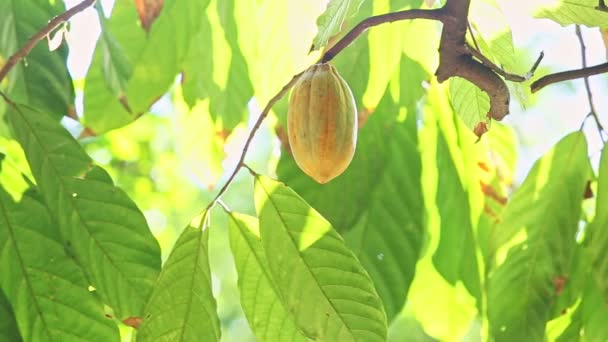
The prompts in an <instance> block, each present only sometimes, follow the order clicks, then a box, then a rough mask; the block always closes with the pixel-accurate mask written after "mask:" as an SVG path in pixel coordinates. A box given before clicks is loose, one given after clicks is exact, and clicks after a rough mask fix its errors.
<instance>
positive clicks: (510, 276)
mask: <svg viewBox="0 0 608 342" xmlns="http://www.w3.org/2000/svg"><path fill="white" fill-rule="evenodd" d="M590 175H591V166H590V165H589V160H588V158H587V146H586V141H585V137H584V135H583V134H582V133H580V132H576V133H572V134H570V135H568V136H567V137H565V138H563V139H562V140H561V141H560V142H559V143H557V145H556V146H555V147H554V148H553V149H552V150H551V151H549V152H548V153H547V154H545V156H543V157H542V158H541V159H539V160H538V161H537V162H536V164H535V165H534V167H533V168H532V171H531V172H530V173H529V174H528V177H527V178H526V180H525V181H524V183H523V184H522V186H521V187H520V188H519V189H518V190H517V192H516V193H515V194H514V195H513V198H512V199H511V200H510V201H509V203H508V204H507V207H506V208H505V211H504V214H503V215H502V217H501V221H500V223H498V224H497V226H496V227H495V229H494V233H495V234H494V237H495V238H496V239H497V240H499V241H504V239H505V238H507V237H509V236H513V235H514V234H515V233H517V232H519V231H521V230H525V233H526V238H525V240H524V241H523V242H520V243H518V244H516V245H514V246H512V247H511V248H510V249H509V251H508V254H507V256H506V260H505V261H504V263H502V264H501V265H500V266H498V268H496V269H495V270H494V271H493V272H492V273H491V274H490V275H489V279H488V284H487V287H488V289H487V290H488V317H489V321H490V333H491V335H492V336H494V338H495V339H496V340H497V341H514V340H518V339H526V340H530V341H540V340H542V338H543V336H544V331H545V324H546V322H547V321H548V320H549V318H550V317H549V315H550V313H551V310H552V304H553V303H554V301H555V299H556V297H557V295H558V294H559V293H560V292H561V291H560V290H559V285H556V284H557V282H560V279H563V278H564V277H567V276H568V272H569V271H568V270H569V267H570V265H571V261H572V258H573V254H574V250H575V247H576V241H575V235H576V231H577V228H578V218H579V217H580V212H581V201H582V199H583V193H584V190H585V185H586V183H587V182H588V180H589V178H590ZM507 231H508V232H507ZM499 233H500V234H501V235H500V238H498V235H497V234H499ZM499 245H500V243H496V245H495V246H499Z"/></svg>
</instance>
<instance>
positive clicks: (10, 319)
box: [0, 274, 22, 342]
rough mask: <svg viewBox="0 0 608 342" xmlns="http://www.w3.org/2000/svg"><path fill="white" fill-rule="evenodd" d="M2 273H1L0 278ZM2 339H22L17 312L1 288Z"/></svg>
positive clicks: (0, 329) (0, 337) (0, 320)
mask: <svg viewBox="0 0 608 342" xmlns="http://www.w3.org/2000/svg"><path fill="white" fill-rule="evenodd" d="M1 277H2V275H1V274H0V278H1ZM0 341H15V342H20V341H22V338H21V335H20V334H19V329H18V328H17V322H16V321H15V314H14V313H13V309H12V308H11V304H10V303H9V302H8V300H7V299H6V295H5V294H4V292H2V289H1V288H0Z"/></svg>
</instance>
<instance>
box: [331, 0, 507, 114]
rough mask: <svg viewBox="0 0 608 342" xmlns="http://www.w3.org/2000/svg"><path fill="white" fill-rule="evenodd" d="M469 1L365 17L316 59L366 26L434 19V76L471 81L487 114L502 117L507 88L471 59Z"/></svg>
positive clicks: (455, 0) (346, 42) (336, 49)
mask: <svg viewBox="0 0 608 342" xmlns="http://www.w3.org/2000/svg"><path fill="white" fill-rule="evenodd" d="M470 4H471V1H470V0H447V1H446V3H445V5H444V6H443V7H441V8H438V9H430V10H422V9H413V10H405V11H400V12H394V13H388V14H383V15H378V16H374V17H369V18H367V19H365V20H363V21H362V22H360V23H359V24H358V25H357V26H355V27H354V28H353V29H352V30H351V31H350V32H348V33H347V34H346V35H345V36H344V37H342V39H340V40H339V41H338V43H336V45H334V46H333V47H332V48H330V49H328V50H327V51H326V52H325V54H324V55H323V57H321V60H320V62H321V63H326V62H329V61H331V60H332V59H333V58H334V57H335V56H336V55H337V54H338V53H340V51H342V50H343V49H344V48H346V47H347V46H348V45H350V44H351V43H352V42H353V41H354V40H355V39H356V38H357V37H358V36H359V35H361V34H362V33H363V32H365V31H366V30H367V29H368V28H370V27H373V26H377V25H381V24H384V23H392V22H394V21H398V20H407V19H429V20H437V21H439V22H441V23H443V29H442V32H441V42H440V45H439V67H438V68H437V71H436V72H435V76H436V77H437V80H438V81H439V82H443V81H445V80H447V79H449V78H451V77H455V76H457V77H462V78H464V79H466V80H468V81H469V82H472V83H474V84H475V85H477V86H478V87H479V88H481V90H483V91H484V92H485V93H486V94H488V97H489V98H490V111H489V112H488V116H489V117H491V118H492V119H495V120H502V118H504V117H505V116H506V115H507V114H508V113H509V100H510V95H509V89H508V88H507V85H506V83H505V81H504V80H503V79H502V78H501V77H500V76H499V75H498V74H497V73H496V72H495V71H494V70H492V68H491V67H489V66H487V65H484V64H483V63H481V62H480V61H478V60H476V59H474V58H473V56H472V52H471V50H470V49H469V48H468V45H467V43H466V41H465V35H466V32H467V24H468V13H469V7H470ZM478 57H479V56H478ZM485 59H486V60H487V58H485Z"/></svg>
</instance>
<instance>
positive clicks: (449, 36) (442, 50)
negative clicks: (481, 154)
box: [435, 0, 510, 120]
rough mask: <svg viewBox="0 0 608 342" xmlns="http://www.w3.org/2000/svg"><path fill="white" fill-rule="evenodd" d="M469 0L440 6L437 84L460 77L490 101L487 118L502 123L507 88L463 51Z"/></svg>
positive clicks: (503, 82)
mask: <svg viewBox="0 0 608 342" xmlns="http://www.w3.org/2000/svg"><path fill="white" fill-rule="evenodd" d="M470 3H471V1H470V0H448V1H447V2H446V4H445V5H444V7H443V10H444V13H443V30H442V32H441V42H440V43H439V67H438V68H437V71H436V72H435V75H436V76H437V81H439V82H443V81H445V80H447V79H449V78H451V77H454V76H456V77H462V78H464V79H466V80H467V81H469V82H471V83H473V84H475V85H476V86H478V87H479V88H480V89H481V90H483V91H484V92H485V93H486V94H488V97H489V98H490V110H489V112H488V117H490V118H492V119H494V120H502V118H504V117H505V116H506V115H507V114H509V101H510V94H509V89H508V88H507V85H506V83H505V81H504V80H503V79H502V78H500V77H499V76H498V75H497V74H496V73H495V72H494V71H493V70H492V69H491V68H490V67H488V66H486V65H484V64H483V63H481V62H479V61H477V60H475V59H473V57H472V55H471V53H470V52H468V51H467V50H468V49H467V48H466V41H465V35H466V32H467V23H468V13H469V6H470Z"/></svg>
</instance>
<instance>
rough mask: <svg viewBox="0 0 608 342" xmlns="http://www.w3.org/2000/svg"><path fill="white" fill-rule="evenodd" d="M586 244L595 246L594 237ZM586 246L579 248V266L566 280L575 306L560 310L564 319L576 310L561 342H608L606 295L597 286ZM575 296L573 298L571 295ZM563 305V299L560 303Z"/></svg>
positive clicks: (566, 291)
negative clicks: (566, 314) (564, 316)
mask: <svg viewBox="0 0 608 342" xmlns="http://www.w3.org/2000/svg"><path fill="white" fill-rule="evenodd" d="M585 239H586V240H589V241H591V242H592V243H593V236H586V238H585ZM583 246H584V244H581V245H579V249H578V250H577V252H578V255H577V256H578V257H579V259H580V260H579V263H578V264H577V265H575V267H574V268H573V269H572V270H571V274H570V275H569V276H568V278H567V279H566V285H565V288H564V292H565V293H562V295H561V296H560V297H563V296H564V295H570V296H571V297H574V299H575V300H574V301H573V302H574V305H572V306H571V307H569V308H566V309H561V310H560V308H557V309H558V310H560V311H561V312H560V314H561V315H560V318H561V316H563V315H564V313H568V311H572V310H575V311H574V312H573V313H572V314H571V316H570V320H569V322H568V323H569V324H568V326H567V328H565V329H564V330H563V331H562V332H561V334H560V335H559V337H558V338H557V339H556V340H557V341H558V342H570V341H589V342H591V341H606V340H608V325H606V318H607V317H608V304H607V303H606V300H605V299H603V296H602V292H601V290H600V287H599V286H598V283H597V282H596V279H595V277H594V276H593V273H594V272H595V271H594V270H593V269H592V267H589V266H590V265H591V258H592V255H591V253H589V252H590V249H589V248H584V247H583ZM570 291H571V292H572V294H569V293H568V292H570ZM558 302H559V299H558Z"/></svg>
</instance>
